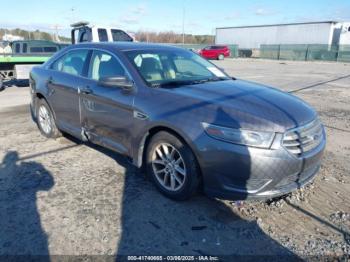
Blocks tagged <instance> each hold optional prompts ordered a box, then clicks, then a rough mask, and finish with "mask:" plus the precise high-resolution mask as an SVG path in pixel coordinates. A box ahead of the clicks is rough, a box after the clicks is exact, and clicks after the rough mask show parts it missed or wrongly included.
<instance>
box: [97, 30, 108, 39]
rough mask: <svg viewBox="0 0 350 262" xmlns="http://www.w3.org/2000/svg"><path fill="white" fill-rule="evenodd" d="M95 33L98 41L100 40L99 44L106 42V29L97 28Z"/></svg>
mask: <svg viewBox="0 0 350 262" xmlns="http://www.w3.org/2000/svg"><path fill="white" fill-rule="evenodd" d="M97 32H98V39H99V40H100V42H108V35H107V30H106V29H101V28H99V29H98V30H97Z"/></svg>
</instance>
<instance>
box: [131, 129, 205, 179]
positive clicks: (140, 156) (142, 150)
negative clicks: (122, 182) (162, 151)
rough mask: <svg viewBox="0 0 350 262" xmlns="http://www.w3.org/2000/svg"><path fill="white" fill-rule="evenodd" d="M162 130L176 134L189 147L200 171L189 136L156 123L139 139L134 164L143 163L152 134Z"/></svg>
mask: <svg viewBox="0 0 350 262" xmlns="http://www.w3.org/2000/svg"><path fill="white" fill-rule="evenodd" d="M162 131H164V132H168V133H170V134H172V135H174V136H176V137H177V138H178V139H180V140H181V141H182V142H183V143H184V144H186V145H187V146H188V147H189V148H190V150H191V151H192V153H193V155H194V157H195V159H196V161H197V165H198V169H199V172H200V173H201V168H200V165H199V161H198V157H197V155H196V153H195V150H194V145H193V143H192V142H191V141H190V139H189V138H187V137H186V136H185V135H184V134H182V132H181V131H178V130H176V129H175V128H171V127H168V126H165V125H156V126H153V127H151V128H149V130H148V131H147V132H146V134H145V135H144V136H143V138H142V139H141V142H140V144H139V146H138V153H137V157H136V158H135V159H134V164H135V165H136V166H137V167H139V168H140V167H142V166H143V165H144V163H145V157H146V152H147V147H148V145H149V142H150V141H151V138H152V137H153V136H154V135H156V134H157V133H159V132H162ZM200 175H201V174H200Z"/></svg>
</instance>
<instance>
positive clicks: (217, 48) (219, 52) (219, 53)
mask: <svg viewBox="0 0 350 262" xmlns="http://www.w3.org/2000/svg"><path fill="white" fill-rule="evenodd" d="M199 54H200V55H201V56H203V57H204V58H207V59H218V60H223V59H224V58H225V57H229V56H230V55H231V52H230V49H229V48H228V46H225V45H211V46H207V47H205V48H203V49H202V50H200V51H199Z"/></svg>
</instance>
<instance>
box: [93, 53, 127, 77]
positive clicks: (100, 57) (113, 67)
mask: <svg viewBox="0 0 350 262" xmlns="http://www.w3.org/2000/svg"><path fill="white" fill-rule="evenodd" d="M125 75H126V74H125V70H124V68H123V67H122V65H121V64H120V63H119V61H118V60H117V59H116V58H115V57H113V56H112V55H110V54H108V53H106V52H103V51H94V53H93V55H92V58H91V64H90V69H89V78H91V79H94V80H96V81H98V80H100V79H101V78H102V77H114V76H125Z"/></svg>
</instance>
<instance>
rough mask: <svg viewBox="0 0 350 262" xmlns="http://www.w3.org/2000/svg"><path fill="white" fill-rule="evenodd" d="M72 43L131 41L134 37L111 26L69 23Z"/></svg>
mask: <svg viewBox="0 0 350 262" xmlns="http://www.w3.org/2000/svg"><path fill="white" fill-rule="evenodd" d="M71 27H72V31H71V38H72V44H77V43H83V42H120V41H127V42H133V41H134V38H133V37H132V36H131V35H130V34H128V33H126V32H125V31H123V30H121V29H117V28H111V27H101V26H90V25H89V23H88V22H85V21H83V22H78V23H74V24H72V25H71Z"/></svg>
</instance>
